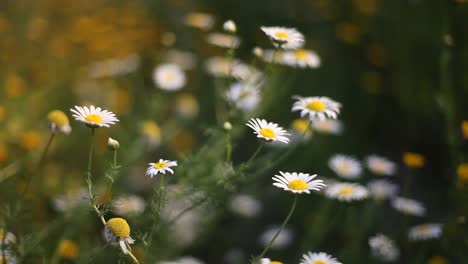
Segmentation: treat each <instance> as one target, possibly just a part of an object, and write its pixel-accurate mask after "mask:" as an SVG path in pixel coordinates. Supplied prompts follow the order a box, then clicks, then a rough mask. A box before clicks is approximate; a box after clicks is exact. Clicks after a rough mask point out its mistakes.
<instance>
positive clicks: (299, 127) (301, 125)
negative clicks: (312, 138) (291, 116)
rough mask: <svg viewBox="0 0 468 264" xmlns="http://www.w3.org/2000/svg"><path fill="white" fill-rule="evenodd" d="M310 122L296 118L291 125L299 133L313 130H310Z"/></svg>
mask: <svg viewBox="0 0 468 264" xmlns="http://www.w3.org/2000/svg"><path fill="white" fill-rule="evenodd" d="M309 123H310V122H309V121H308V120H304V119H296V120H294V121H293V123H292V125H291V127H292V128H293V129H294V130H295V131H297V132H299V133H306V132H311V130H310V131H309Z"/></svg>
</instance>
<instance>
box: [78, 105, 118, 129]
mask: <svg viewBox="0 0 468 264" xmlns="http://www.w3.org/2000/svg"><path fill="white" fill-rule="evenodd" d="M70 111H71V112H72V113H73V114H72V115H73V117H74V118H75V120H77V121H80V122H82V123H85V125H86V126H88V127H91V128H96V127H110V125H113V124H115V123H116V122H119V120H118V119H117V118H116V117H115V114H114V113H112V112H110V111H107V110H102V109H101V108H100V107H94V105H91V106H90V107H89V108H88V107H86V106H75V109H70Z"/></svg>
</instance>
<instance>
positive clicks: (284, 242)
mask: <svg viewBox="0 0 468 264" xmlns="http://www.w3.org/2000/svg"><path fill="white" fill-rule="evenodd" d="M278 229H279V226H271V227H269V228H268V229H266V230H265V231H263V233H262V234H261V235H260V243H261V244H262V245H263V246H266V245H267V244H268V243H269V242H270V241H271V240H272V239H273V237H274V236H275V235H276V233H277V232H278ZM293 237H294V235H293V232H292V231H291V229H289V228H287V227H286V228H284V229H283V231H281V232H280V233H279V235H278V236H277V237H276V239H275V241H274V242H273V244H272V245H271V248H272V249H283V248H286V247H287V246H288V245H289V244H291V242H292V240H293Z"/></svg>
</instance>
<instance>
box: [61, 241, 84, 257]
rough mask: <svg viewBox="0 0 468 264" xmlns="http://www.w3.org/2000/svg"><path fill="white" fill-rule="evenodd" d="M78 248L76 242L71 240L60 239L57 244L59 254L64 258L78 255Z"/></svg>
mask: <svg viewBox="0 0 468 264" xmlns="http://www.w3.org/2000/svg"><path fill="white" fill-rule="evenodd" d="M79 251H80V248H79V246H78V244H76V243H75V242H73V241H71V240H62V241H60V244H59V254H60V256H61V257H63V258H66V259H75V258H76V257H77V256H78V253H79Z"/></svg>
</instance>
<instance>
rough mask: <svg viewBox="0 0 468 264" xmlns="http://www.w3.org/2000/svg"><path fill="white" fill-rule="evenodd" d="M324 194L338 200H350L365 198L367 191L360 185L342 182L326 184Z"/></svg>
mask: <svg viewBox="0 0 468 264" xmlns="http://www.w3.org/2000/svg"><path fill="white" fill-rule="evenodd" d="M325 195H326V196H327V197H329V198H332V199H337V200H339V201H344V202H351V201H356V200H363V199H366V198H367V196H368V195H369V191H368V190H367V189H366V187H364V186H362V185H359V184H356V183H345V182H342V183H335V184H332V185H330V186H327V188H326V189H325Z"/></svg>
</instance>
